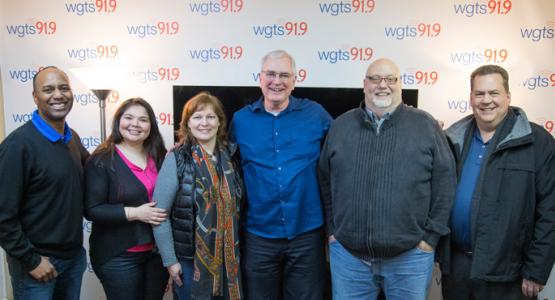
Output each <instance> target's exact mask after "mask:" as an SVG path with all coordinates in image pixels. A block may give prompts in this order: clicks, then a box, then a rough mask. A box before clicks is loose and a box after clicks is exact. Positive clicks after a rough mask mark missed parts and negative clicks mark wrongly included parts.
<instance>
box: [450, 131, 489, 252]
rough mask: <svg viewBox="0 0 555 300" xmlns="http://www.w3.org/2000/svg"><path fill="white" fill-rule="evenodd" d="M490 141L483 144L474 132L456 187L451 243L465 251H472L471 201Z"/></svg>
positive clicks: (452, 213)
mask: <svg viewBox="0 0 555 300" xmlns="http://www.w3.org/2000/svg"><path fill="white" fill-rule="evenodd" d="M490 141H491V140H490ZM490 141H488V142H487V143H484V142H483V141H482V137H481V136H480V131H479V130H478V129H475V130H474V134H473V136H472V142H471V143H470V149H469V150H468V155H467V157H466V160H465V161H464V165H463V169H462V174H461V178H460V181H459V185H458V186H457V194H456V195H455V205H454V206H453V210H452V212H451V226H452V227H451V228H452V230H453V234H452V235H453V242H454V243H455V244H456V245H457V246H458V247H459V248H461V249H462V250H465V251H471V250H472V248H471V247H472V243H471V240H470V237H471V236H470V229H471V224H470V215H471V210H472V199H473V196H474V190H475V189H476V183H477V182H478V177H479V176H480V169H481V167H482V162H483V161H484V158H485V155H486V151H487V149H488V145H489V142H490Z"/></svg>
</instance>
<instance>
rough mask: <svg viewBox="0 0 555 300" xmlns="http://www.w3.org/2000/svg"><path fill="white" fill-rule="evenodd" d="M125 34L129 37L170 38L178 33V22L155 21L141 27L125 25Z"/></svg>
mask: <svg viewBox="0 0 555 300" xmlns="http://www.w3.org/2000/svg"><path fill="white" fill-rule="evenodd" d="M127 33H128V34H129V35H131V36H136V37H139V38H144V37H147V36H157V35H160V36H164V35H168V36H172V35H176V34H178V33H179V22H177V21H173V20H157V21H154V22H152V23H146V24H141V25H127Z"/></svg>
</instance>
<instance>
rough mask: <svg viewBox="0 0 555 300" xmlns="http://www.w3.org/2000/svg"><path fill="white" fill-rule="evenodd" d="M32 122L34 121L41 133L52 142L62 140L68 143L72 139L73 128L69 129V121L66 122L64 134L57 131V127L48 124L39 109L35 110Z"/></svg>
mask: <svg viewBox="0 0 555 300" xmlns="http://www.w3.org/2000/svg"><path fill="white" fill-rule="evenodd" d="M31 122H33V125H35V127H36V128H37V130H38V131H39V132H40V134H42V135H43V136H44V137H45V138H47V139H48V140H49V141H51V142H52V143H55V142H57V141H59V140H62V141H63V142H64V144H67V143H69V141H71V130H70V129H69V126H68V125H67V123H64V134H60V133H59V132H57V131H56V129H54V128H52V126H50V125H48V123H46V121H45V120H43V119H42V118H41V117H40V115H39V111H38V110H35V111H34V112H33V118H32V119H31Z"/></svg>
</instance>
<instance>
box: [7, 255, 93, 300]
mask: <svg viewBox="0 0 555 300" xmlns="http://www.w3.org/2000/svg"><path fill="white" fill-rule="evenodd" d="M7 261H8V268H9V270H10V276H11V279H12V289H13V295H14V299H15V300H36V299H44V300H48V299H56V300H58V299H61V300H79V295H80V294H81V282H82V280H83V272H84V271H85V268H86V266H87V255H86V253H85V249H81V252H79V254H78V255H77V256H75V257H74V258H73V259H59V258H55V257H49V261H50V263H51V264H52V265H53V266H54V268H56V272H58V277H56V278H55V279H54V280H50V281H49V282H46V283H42V282H39V281H37V280H36V279H35V278H33V277H32V276H31V275H30V274H29V273H28V272H27V271H25V270H24V269H23V267H22V266H21V263H20V262H19V261H18V260H16V259H14V258H12V257H10V256H9V255H8V257H7Z"/></svg>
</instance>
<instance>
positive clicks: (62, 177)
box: [0, 67, 88, 300]
mask: <svg viewBox="0 0 555 300" xmlns="http://www.w3.org/2000/svg"><path fill="white" fill-rule="evenodd" d="M33 98H34V100H35V104H36V105H37V110H36V111H35V112H34V113H33V118H32V120H31V121H30V122H27V123H26V124H24V125H23V126H21V127H19V128H18V129H16V130H14V131H13V132H12V133H11V134H10V135H9V136H8V137H7V138H6V139H5V140H4V142H3V143H2V144H0V178H2V180H0V207H2V209H1V210H0V245H1V246H2V248H4V250H6V252H7V254H8V257H7V260H8V267H9V271H10V275H11V281H12V288H13V293H14V298H15V299H75V300H77V299H79V295H80V291H81V281H82V278H83V272H84V271H85V267H86V255H85V250H84V249H83V246H82V242H83V229H82V222H83V199H82V197H83V196H82V190H83V188H82V186H83V168H82V166H83V163H84V161H85V159H86V158H87V156H88V152H87V150H86V149H85V148H84V147H83V145H82V144H81V140H80V138H79V136H78V135H77V133H75V131H73V130H72V129H70V128H69V126H68V125H67V123H66V122H65V118H66V116H67V114H68V113H69V112H70V111H71V107H72V105H73V93H72V91H71V87H70V85H69V80H68V77H67V75H66V73H64V72H63V71H61V70H60V69H58V68H56V67H46V68H44V69H42V70H40V71H39V72H37V74H36V75H35V77H34V78H33Z"/></svg>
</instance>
